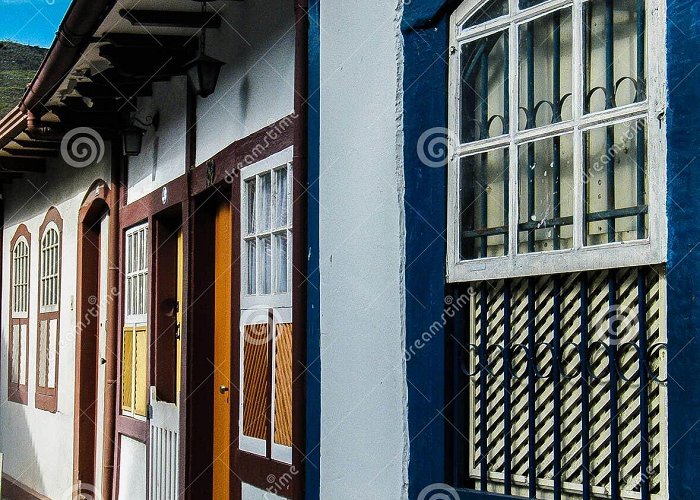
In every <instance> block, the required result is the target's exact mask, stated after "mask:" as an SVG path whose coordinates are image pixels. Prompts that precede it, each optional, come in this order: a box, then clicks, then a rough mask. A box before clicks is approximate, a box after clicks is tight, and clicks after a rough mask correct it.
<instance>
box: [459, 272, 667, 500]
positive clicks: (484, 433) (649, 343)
mask: <svg viewBox="0 0 700 500" xmlns="http://www.w3.org/2000/svg"><path fill="white" fill-rule="evenodd" d="M664 272H665V271H664V270H663V269H660V268H648V267H644V268H629V269H619V270H611V271H603V272H584V273H576V274H567V275H554V276H545V277H540V278H523V279H517V280H500V281H488V282H486V281H484V282H481V283H478V284H476V285H472V288H473V289H474V290H476V291H477V293H474V294H472V296H471V301H472V303H471V308H470V313H469V314H468V317H466V318H461V319H458V320H457V321H456V323H455V331H454V345H455V346H456V352H455V361H456V362H457V366H456V367H457V371H456V378H455V380H456V381H459V382H457V383H456V384H455V391H456V392H457V394H460V393H462V392H464V390H463V387H464V386H465V385H466V387H468V396H467V400H468V401H467V402H466V404H463V405H460V404H456V405H455V406H454V410H455V422H454V423H455V424H456V425H457V428H458V429H460V431H459V432H460V433H461V434H463V435H464V436H466V438H467V439H466V441H465V442H464V443H463V444H465V445H466V449H462V448H461V447H460V446H459V439H457V444H456V447H455V450H456V453H457V454H458V455H457V456H456V457H455V459H456V460H455V463H456V464H457V466H458V467H459V466H460V464H461V466H462V467H464V469H465V470H463V471H457V476H458V477H461V478H462V482H463V483H464V484H461V485H460V486H470V483H471V487H473V488H476V489H480V490H482V491H490V492H499V493H505V494H510V495H515V496H518V495H520V496H526V497H528V498H545V497H546V498H551V497H553V498H555V499H560V498H583V499H591V498H601V497H604V498H605V497H609V498H613V499H618V498H640V499H642V500H648V499H653V498H662V497H663V492H664V491H665V489H664V485H663V484H662V480H663V475H662V470H664V468H665V467H666V457H665V449H666V444H665V442H664V436H663V434H662V432H661V422H662V421H663V419H664V418H665V414H666V408H665V406H664V400H665V391H666V387H665V384H666V338H665V331H664V318H663V311H664V301H665V291H664V283H665V278H664ZM611 416H612V417H611ZM464 454H466V457H467V458H466V460H465V456H464Z"/></svg>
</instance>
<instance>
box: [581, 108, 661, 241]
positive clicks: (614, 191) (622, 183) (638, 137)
mask: <svg viewBox="0 0 700 500" xmlns="http://www.w3.org/2000/svg"><path fill="white" fill-rule="evenodd" d="M583 141H584V152H585V155H584V157H585V160H586V164H585V177H584V181H585V189H586V222H587V223H586V236H587V238H586V243H587V244H588V245H598V244H601V243H612V242H616V241H629V240H636V239H644V238H646V237H647V227H648V216H647V204H648V199H649V198H648V176H647V166H646V165H647V161H646V127H645V122H644V120H635V121H632V122H626V123H620V124H617V125H611V126H607V127H605V126H604V127H601V128H597V129H594V130H591V131H588V132H585V133H584V136H583Z"/></svg>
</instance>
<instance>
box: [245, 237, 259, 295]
mask: <svg viewBox="0 0 700 500" xmlns="http://www.w3.org/2000/svg"><path fill="white" fill-rule="evenodd" d="M255 243H256V241H255V239H252V240H248V241H246V261H247V263H248V269H247V275H248V279H247V286H246V293H248V294H249V295H255V293H256V290H257V286H256V279H257V271H256V269H257V266H256V262H255V259H256V253H255Z"/></svg>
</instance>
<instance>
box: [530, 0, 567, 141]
mask: <svg viewBox="0 0 700 500" xmlns="http://www.w3.org/2000/svg"><path fill="white" fill-rule="evenodd" d="M572 35H573V30H572V26H571V9H563V10H559V11H556V12H553V13H552V14H549V15H547V16H543V17H540V18H537V19H535V20H534V21H530V22H528V23H525V24H522V25H521V26H520V29H519V40H520V41H519V56H518V60H519V71H520V82H519V87H520V101H519V105H520V113H519V115H518V120H519V128H520V130H524V129H530V128H534V127H541V126H543V125H549V124H551V123H557V122H560V121H562V120H564V121H566V120H571V119H572V117H573V115H572V104H571V88H572V87H571V55H572Z"/></svg>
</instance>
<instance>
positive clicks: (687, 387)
mask: <svg viewBox="0 0 700 500" xmlns="http://www.w3.org/2000/svg"><path fill="white" fill-rule="evenodd" d="M667 30H668V34H667V40H668V46H667V50H668V90H669V94H668V109H667V127H668V128H667V131H668V134H667V135H668V201H667V209H668V217H669V241H668V243H669V254H668V337H669V349H668V359H669V365H668V368H669V375H670V380H669V385H668V394H669V446H670V471H669V474H670V488H671V491H670V498H672V499H674V500H683V499H687V498H699V497H700V453H698V450H699V449H700V378H699V377H698V374H699V373H700V339H698V338H697V333H698V330H699V329H700V307H699V305H698V297H699V296H700V280H699V279H698V276H700V248H699V247H698V245H699V244H700V227H699V225H698V217H697V214H698V213H700V131H699V130H698V127H699V125H700V83H699V82H700V2H698V1H697V0H668V22H667ZM652 43H653V42H652Z"/></svg>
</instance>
